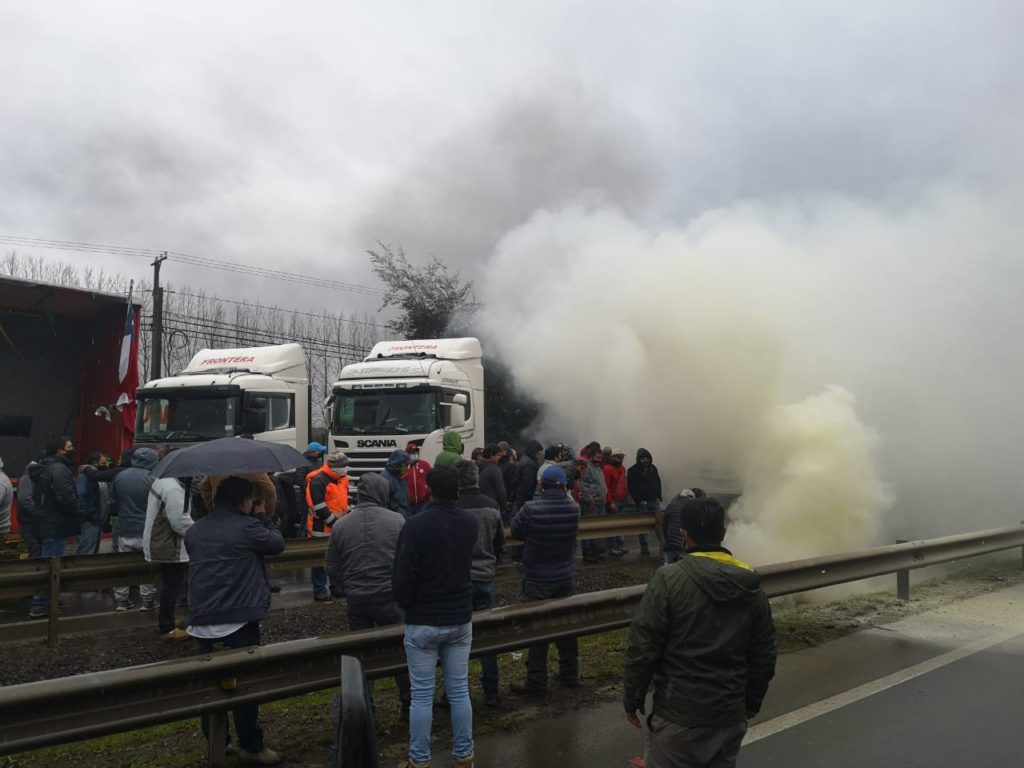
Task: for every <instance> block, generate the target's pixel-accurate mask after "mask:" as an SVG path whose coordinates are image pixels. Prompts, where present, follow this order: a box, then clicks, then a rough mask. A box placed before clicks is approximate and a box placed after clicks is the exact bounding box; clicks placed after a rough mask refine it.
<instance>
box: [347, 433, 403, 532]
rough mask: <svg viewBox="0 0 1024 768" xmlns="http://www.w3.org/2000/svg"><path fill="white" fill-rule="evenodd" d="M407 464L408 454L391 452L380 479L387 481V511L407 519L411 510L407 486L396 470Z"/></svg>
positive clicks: (399, 451)
mask: <svg viewBox="0 0 1024 768" xmlns="http://www.w3.org/2000/svg"><path fill="white" fill-rule="evenodd" d="M408 463H409V454H408V453H406V452H405V451H403V450H401V449H399V450H395V451H392V452H391V455H390V456H388V463H387V464H385V465H384V471H383V472H381V473H380V474H381V477H383V478H384V479H385V480H387V481H388V509H390V510H391V511H392V512H397V513H398V514H400V515H401V516H402V517H408V516H409V513H410V512H411V511H412V509H411V508H410V507H409V485H408V483H406V482H405V478H404V477H400V476H399V474H398V469H399V467H401V466H402V465H403V464H408ZM357 492H358V491H357Z"/></svg>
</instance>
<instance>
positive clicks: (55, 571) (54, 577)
mask: <svg viewBox="0 0 1024 768" xmlns="http://www.w3.org/2000/svg"><path fill="white" fill-rule="evenodd" d="M60 562H61V561H60V558H59V557H51V558H50V564H49V572H50V606H49V612H48V615H47V618H46V622H47V624H46V642H47V643H48V644H49V645H56V644H57V623H58V621H59V620H60Z"/></svg>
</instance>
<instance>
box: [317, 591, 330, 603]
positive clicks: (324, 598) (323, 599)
mask: <svg viewBox="0 0 1024 768" xmlns="http://www.w3.org/2000/svg"><path fill="white" fill-rule="evenodd" d="M313 600H314V602H317V603H333V602H334V598H333V597H331V594H330V592H324V593H323V594H322V595H313Z"/></svg>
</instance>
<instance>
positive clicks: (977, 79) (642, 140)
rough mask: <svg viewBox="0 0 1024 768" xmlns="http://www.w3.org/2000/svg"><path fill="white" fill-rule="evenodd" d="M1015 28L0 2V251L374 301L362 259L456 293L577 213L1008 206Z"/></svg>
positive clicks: (589, 5)
mask: <svg viewBox="0 0 1024 768" xmlns="http://www.w3.org/2000/svg"><path fill="white" fill-rule="evenodd" d="M342 5H344V6H345V8H344V9H343V8H342ZM780 8H782V9H785V10H784V11H782V12H780V10H779V9H780ZM1022 21H1024V18H1022V12H1021V6H1020V4H1019V3H1015V2H983V3H967V2H923V1H922V2H901V3H892V2H888V1H885V2H877V1H873V0H868V1H867V2H859V3H854V4H851V3H848V2H823V1H822V0H807V1H801V0H790V1H789V2H786V3H784V4H781V5H776V4H766V3H762V2H753V1H752V2H724V3H723V2H710V1H709V2H682V3H681V2H642V1H641V2H633V3H628V4H623V3H614V4H613V3H604V4H599V3H594V2H547V1H546V2H521V3H515V4H504V3H502V4H499V3H488V2H471V1H469V0H467V1H466V2H459V3H456V2H433V3H429V4H428V3H411V2H404V3H394V2H378V3H372V4H369V3H368V4H355V3H349V4H339V3H328V2H321V3H316V2H308V3H301V4H294V3H292V4H285V3H279V2H277V3H268V2H244V3H243V2H221V3H213V4H210V3H194V2H193V3H190V2H179V3H173V4H156V5H154V4H145V5H140V4H138V3H131V2H90V3H79V2H63V3H61V2H48V3H5V4H4V7H3V10H2V11H0V44H2V49H3V51H4V56H3V62H2V63H0V68H2V69H0V72H2V75H3V76H2V77H0V105H2V109H3V120H2V121H0V194H2V199H3V200H4V204H3V205H2V206H0V234H9V235H25V236H35V237H45V238H55V239H66V240H81V241H87V242H95V243H102V244H111V245H129V246H140V247H148V248H157V249H165V248H166V249H170V250H176V251H181V252H186V253H195V254H198V255H202V256H212V257H215V258H223V259H229V260H238V261H248V262H251V263H256V264H262V265H268V266H274V267H285V268H287V269H297V270H304V271H307V272H309V273H311V274H321V275H325V276H332V277H338V276H342V278H343V279H350V280H352V281H355V282H372V281H373V277H372V276H371V275H370V274H369V272H368V268H367V261H366V258H365V255H364V252H365V250H366V248H368V247H370V246H372V245H373V243H374V241H375V240H378V239H380V240H384V241H387V242H392V243H395V244H401V245H403V246H404V247H405V248H406V249H407V250H408V251H409V252H410V253H411V254H412V255H413V257H414V258H416V257H421V256H424V257H425V256H426V255H428V254H434V255H437V256H439V257H441V258H444V259H448V260H452V261H454V262H457V263H461V264H466V265H468V266H467V268H468V269H469V270H470V272H471V273H472V271H473V270H474V267H475V266H476V265H480V264H483V263H486V261H487V260H488V259H489V257H490V255H491V252H492V250H493V248H494V246H495V244H496V242H497V241H498V239H499V238H500V237H501V236H502V235H503V234H505V233H506V232H507V231H508V230H509V229H511V228H513V227H514V226H516V225H518V224H520V223H522V222H523V221H524V220H526V219H527V218H528V217H529V215H530V214H531V213H533V212H534V211H535V210H537V209H541V208H552V207H558V206H560V205H563V204H566V203H573V202H579V201H585V202H589V203H593V202H595V201H597V202H611V203H614V204H616V205H618V206H621V207H622V208H624V209H625V210H626V211H627V212H628V213H629V214H630V215H631V216H632V217H634V218H635V219H639V220H643V221H647V222H653V223H655V224H661V223H665V224H667V223H674V224H683V223H686V222H687V221H689V220H691V219H693V218H694V217H695V216H698V215H699V214H701V213H702V212H705V211H706V210H708V209H716V208H720V207H723V206H728V205H730V204H732V203H734V202H736V201H738V200H744V199H755V200H763V201H773V200H778V199H780V198H792V197H797V198H799V197H803V196H807V195H821V194H826V193H828V194H838V195H847V196H852V197H854V198H865V199H870V200H874V201H883V202H886V203H891V204H893V205H900V204H902V203H905V202H906V201H907V200H912V199H913V198H914V196H915V195H916V194H918V193H919V191H920V190H921V189H923V188H925V187H927V186H928V185H930V184H932V183H934V182H936V181H939V180H944V179H951V178H955V179H958V180H967V181H970V182H972V183H977V184H983V185H993V184H999V183H1001V182H1003V181H1005V180H1015V179H1016V176H1017V175H1018V172H1019V170H1020V163H1021V154H1020V152H1019V147H1018V144H1017V142H1018V137H1019V136H1020V127H1021V100H1020V97H1019V94H1020V93H1021V92H1022V85H1024V83H1022V82H1021V80H1022V79H1024V74H1022V73H1024V67H1022V66H1021V64H1022V61H1021V53H1020V46H1019V37H1018V33H1019V30H1020V28H1021V22H1022ZM40 253H44V255H45V252H40ZM72 258H76V259H77V258H85V257H82V256H79V255H73V256H72ZM110 262H111V263H117V260H116V259H111V260H110ZM117 265H118V266H119V267H122V268H129V269H131V270H133V271H136V272H142V271H143V269H142V266H143V265H141V264H140V263H138V261H135V260H129V261H128V262H127V263H117ZM167 278H168V279H170V280H175V281H182V280H185V281H192V282H195V281H199V280H202V281H203V282H205V283H207V285H208V286H211V287H214V288H219V289H220V290H222V292H223V293H224V294H225V295H232V296H233V297H234V298H243V297H244V296H243V294H246V293H249V292H250V291H252V290H255V289H256V288H257V286H256V285H254V284H252V283H250V282H245V281H241V282H239V281H236V280H232V279H229V278H226V277H225V276H224V275H220V274H218V273H215V272H214V273H208V274H201V273H200V272H198V271H186V268H184V267H180V266H179V267H174V266H173V265H169V267H168V269H167ZM259 289H260V290H261V291H264V292H265V291H266V290H267V288H266V287H264V286H260V287H259ZM279 289H281V290H282V291H283V293H282V295H281V296H280V297H279V298H280V299H281V300H282V302H285V303H291V302H294V301H295V300H296V296H295V295H294V291H292V290H290V289H289V287H288V286H279ZM286 294H287V295H286ZM308 300H309V301H310V302H312V303H314V304H316V303H320V304H324V303H330V304H332V305H337V304H338V303H339V302H340V303H341V304H344V305H348V304H350V303H352V304H354V305H358V306H368V307H370V308H372V307H373V302H372V300H370V302H369V304H365V302H367V299H365V298H360V297H358V296H353V295H345V296H325V295H318V294H313V295H311V296H309V297H308ZM359 302H364V303H363V304H359Z"/></svg>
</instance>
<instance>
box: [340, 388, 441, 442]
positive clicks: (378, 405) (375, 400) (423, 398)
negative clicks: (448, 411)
mask: <svg viewBox="0 0 1024 768" xmlns="http://www.w3.org/2000/svg"><path fill="white" fill-rule="evenodd" d="M439 402H440V392H439V391H438V390H435V389H430V390H423V389H417V390H414V391H411V392H409V391H402V390H393V389H386V390H366V391H362V392H348V391H344V392H338V391H336V392H335V395H334V421H333V424H332V427H333V431H334V434H336V435H396V434H398V435H405V434H422V435H425V434H428V433H430V432H433V431H434V430H435V429H438V428H439V427H440V423H441V421H440V417H439V414H440V410H441V408H440V405H439Z"/></svg>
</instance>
